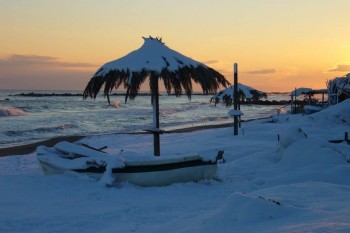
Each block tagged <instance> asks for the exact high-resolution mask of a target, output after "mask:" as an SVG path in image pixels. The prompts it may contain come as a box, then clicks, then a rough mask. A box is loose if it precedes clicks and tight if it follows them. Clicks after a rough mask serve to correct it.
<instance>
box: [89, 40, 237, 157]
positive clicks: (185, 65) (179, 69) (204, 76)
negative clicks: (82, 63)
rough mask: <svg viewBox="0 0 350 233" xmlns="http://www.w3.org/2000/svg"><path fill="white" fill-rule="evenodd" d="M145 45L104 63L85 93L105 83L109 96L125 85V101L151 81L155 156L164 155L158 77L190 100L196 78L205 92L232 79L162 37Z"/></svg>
mask: <svg viewBox="0 0 350 233" xmlns="http://www.w3.org/2000/svg"><path fill="white" fill-rule="evenodd" d="M143 39H144V44H143V45H142V46H141V47H140V48H139V49H137V50H135V51H133V52H131V53H129V54H127V55H126V56H124V57H121V58H119V59H117V60H114V61H111V62H108V63H106V64H104V65H103V66H102V67H101V68H100V69H99V70H98V71H97V72H96V73H95V75H94V76H93V77H92V78H91V80H90V81H89V83H88V85H87V86H86V88H85V91H84V93H83V96H84V98H87V97H91V98H96V95H97V93H98V92H99V91H100V89H101V88H102V86H103V85H104V88H103V92H104V94H105V95H107V96H108V95H109V93H110V92H111V91H112V90H113V88H115V89H117V88H119V87H120V86H121V85H123V86H124V88H126V96H125V101H127V100H128V98H130V99H134V98H135V97H136V96H137V95H138V94H139V91H140V87H141V84H142V83H143V82H145V81H146V80H147V79H148V80H149V86H150V92H151V95H152V104H153V113H154V117H153V120H154V128H153V129H152V130H151V131H152V132H153V134H154V155H156V156H159V155H160V147H159V134H160V133H161V130H160V128H159V90H158V80H159V79H161V80H163V83H164V86H165V89H166V91H167V93H168V94H171V93H174V94H175V95H176V96H181V95H182V94H184V93H185V94H186V95H187V97H188V98H189V99H190V98H191V94H192V81H194V82H195V83H198V84H200V86H201V87H202V90H203V93H205V94H212V93H215V92H216V91H217V90H218V89H219V87H220V85H222V86H224V87H226V86H228V85H230V84H229V82H228V81H227V80H226V79H225V77H224V76H223V75H221V74H220V73H219V72H217V71H215V70H214V69H212V68H210V67H208V66H206V65H204V64H203V63H200V62H197V61H195V60H193V59H191V58H189V57H186V56H184V55H182V54H180V53H178V52H176V51H174V50H172V49H170V48H169V47H167V46H166V45H164V43H163V42H162V40H161V38H160V39H159V38H152V37H149V38H144V37H143Z"/></svg>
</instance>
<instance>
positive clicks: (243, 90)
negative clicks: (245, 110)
mask: <svg viewBox="0 0 350 233" xmlns="http://www.w3.org/2000/svg"><path fill="white" fill-rule="evenodd" d="M233 90H234V85H232V86H229V87H228V88H226V89H224V90H222V91H220V92H219V93H217V94H215V95H214V96H213V97H212V98H211V99H210V102H212V103H215V105H216V104H218V103H219V102H220V101H222V102H224V103H225V104H226V105H227V106H231V105H232V103H233V100H234V98H235V96H234V94H233ZM237 98H238V99H239V102H240V103H244V102H251V103H256V102H258V101H259V100H261V99H262V98H265V99H267V94H266V92H263V91H259V90H256V89H254V88H252V87H249V86H246V85H243V84H241V83H238V97H237Z"/></svg>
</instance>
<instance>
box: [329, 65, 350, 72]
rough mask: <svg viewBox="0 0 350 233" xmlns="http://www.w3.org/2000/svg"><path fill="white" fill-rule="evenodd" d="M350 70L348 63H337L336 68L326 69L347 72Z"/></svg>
mask: <svg viewBox="0 0 350 233" xmlns="http://www.w3.org/2000/svg"><path fill="white" fill-rule="evenodd" d="M347 71H350V65H337V67H336V68H334V69H331V70H328V72H347Z"/></svg>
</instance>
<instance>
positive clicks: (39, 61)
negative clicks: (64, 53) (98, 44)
mask: <svg viewBox="0 0 350 233" xmlns="http://www.w3.org/2000/svg"><path fill="white" fill-rule="evenodd" d="M42 65H46V66H54V67H69V68H86V67H96V65H94V64H90V63H79V62H65V61H60V58H58V57H50V56H39V55H23V54H12V55H10V56H9V57H7V58H4V59H0V66H1V67H23V66H26V67H36V66H42Z"/></svg>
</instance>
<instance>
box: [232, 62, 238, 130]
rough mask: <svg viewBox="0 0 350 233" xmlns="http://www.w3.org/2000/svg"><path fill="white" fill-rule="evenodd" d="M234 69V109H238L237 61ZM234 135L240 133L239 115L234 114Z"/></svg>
mask: <svg viewBox="0 0 350 233" xmlns="http://www.w3.org/2000/svg"><path fill="white" fill-rule="evenodd" d="M233 70H234V74H233V85H234V86H233V96H234V99H233V100H234V101H233V104H234V109H235V110H238V101H239V99H238V74H237V73H238V69H237V63H235V64H234V65H233ZM233 134H234V135H238V116H234V132H233Z"/></svg>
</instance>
